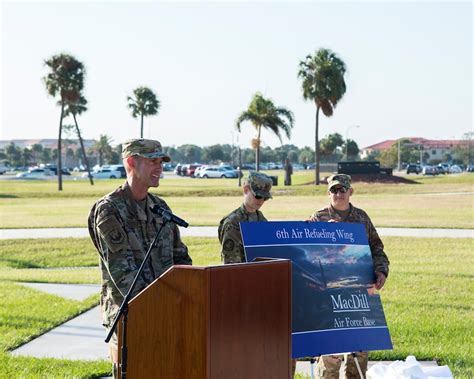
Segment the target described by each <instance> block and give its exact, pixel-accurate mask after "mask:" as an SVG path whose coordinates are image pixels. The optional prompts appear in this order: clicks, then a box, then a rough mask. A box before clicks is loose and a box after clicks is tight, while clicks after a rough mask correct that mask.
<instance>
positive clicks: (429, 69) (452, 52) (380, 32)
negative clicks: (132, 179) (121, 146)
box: [0, 1, 473, 147]
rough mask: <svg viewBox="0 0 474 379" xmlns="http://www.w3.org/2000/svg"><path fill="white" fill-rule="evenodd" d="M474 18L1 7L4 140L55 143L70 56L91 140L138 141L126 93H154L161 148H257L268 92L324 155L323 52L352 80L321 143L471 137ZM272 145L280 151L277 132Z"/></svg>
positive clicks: (462, 7) (353, 8)
mask: <svg viewBox="0 0 474 379" xmlns="http://www.w3.org/2000/svg"><path fill="white" fill-rule="evenodd" d="M472 18H473V5H472V3H471V2H469V1H465V2H458V3H456V2H451V1H450V2H428V1H420V2H374V1H372V2H355V1H353V2H318V1H314V2H297V3H294V2H291V3H290V2H268V1H267V2H259V3H253V2H234V3H230V2H224V1H222V2H207V3H206V2H198V1H194V2H187V3H184V2H177V3H176V2H174V3H171V2H151V1H149V2H140V3H132V2H123V1H122V2H105V1H102V2H95V1H87V2H69V3H66V2H58V1H56V2H41V1H34V2H19V3H18V2H3V3H2V5H1V32H2V33H1V49H2V51H1V53H2V55H1V75H2V77H1V102H0V103H1V133H0V139H12V138H56V137H57V129H58V123H59V108H58V107H57V106H56V105H55V100H53V99H52V98H50V97H48V96H47V94H46V91H45V89H44V85H43V83H42V81H41V77H42V76H44V75H45V73H46V69H45V67H44V65H43V61H44V60H45V59H46V58H49V57H50V56H51V55H53V54H56V53H60V52H66V53H70V54H73V55H74V56H76V57H77V58H78V59H79V60H81V61H82V62H83V63H84V64H85V66H86V69H87V77H86V83H85V95H86V97H87V99H88V101H89V110H88V111H87V112H86V113H85V114H84V115H83V116H82V117H80V119H79V120H78V121H79V125H80V127H81V129H82V132H83V136H84V137H85V138H98V137H99V135H100V134H107V135H108V136H110V137H112V138H113V141H114V143H120V142H121V141H123V140H125V139H127V138H133V137H138V136H139V120H137V119H133V118H132V117H131V115H130V112H129V110H128V109H127V107H126V97H127V95H129V94H131V92H132V91H133V89H134V88H136V87H138V86H141V85H145V86H149V87H150V88H152V89H153V90H154V91H155V92H156V93H157V95H158V97H159V99H160V101H161V104H162V105H161V109H160V111H159V114H158V115H157V116H155V117H150V118H147V119H145V136H146V137H150V138H156V139H159V140H160V141H161V142H162V143H163V144H164V145H181V144H184V143H195V144H198V145H201V146H205V145H212V144H216V143H229V144H230V143H232V142H234V143H237V140H238V143H239V144H240V145H241V146H249V142H250V139H251V138H252V137H253V134H254V129H253V127H252V126H251V125H250V124H249V125H244V126H243V132H242V133H241V134H240V135H239V134H238V133H237V132H236V131H235V127H234V126H235V120H236V118H237V116H238V114H239V113H240V112H241V111H243V110H244V109H245V108H246V107H247V106H248V104H249V102H250V100H251V97H252V95H253V94H254V93H255V92H257V91H260V92H262V93H263V94H264V95H265V96H267V97H270V98H271V99H272V100H273V101H274V102H275V104H277V105H279V106H285V107H287V108H289V109H290V110H292V111H293V112H294V115H295V119H296V123H295V127H294V130H293V133H292V138H291V140H290V141H288V140H287V139H286V138H284V140H283V142H284V143H288V142H289V143H293V144H295V145H298V146H300V147H303V146H311V147H313V146H314V118H315V107H314V105H313V104H312V103H310V102H305V101H304V100H303V97H302V93H301V83H300V81H299V79H298V78H297V71H298V63H299V61H300V60H302V59H304V57H305V56H306V55H307V54H311V53H313V52H314V51H315V50H317V49H318V48H321V47H326V48H330V49H332V50H333V51H335V52H336V53H337V54H338V55H339V56H340V57H341V58H342V59H343V60H344V61H345V63H346V65H347V69H348V71H347V75H346V84H347V92H346V95H345V96H344V98H343V99H342V101H341V102H340V103H339V105H338V107H337V108H336V110H335V114H334V116H333V117H331V118H326V117H324V116H323V117H321V119H320V136H325V135H327V134H328V133H334V132H338V133H340V134H342V135H343V137H345V136H346V134H347V133H348V135H349V138H351V139H354V140H356V142H357V143H358V144H359V147H365V146H368V145H371V144H374V143H377V142H380V141H382V140H385V139H396V138H400V137H403V136H413V137H415V136H416V137H425V138H432V139H460V138H461V137H462V135H463V134H464V133H466V132H469V131H471V130H472V128H473V119H472V107H473V95H472V92H473V75H472V70H473V66H472V63H473V62H472V57H473V51H472V50H473V29H472ZM354 125H359V126H360V127H359V128H355V127H352V126H354ZM349 128H350V129H349ZM262 138H263V142H264V144H266V145H269V146H272V147H275V146H278V145H279V144H280V143H279V140H278V139H277V138H276V137H275V136H273V135H271V134H270V133H269V132H264V133H263V135H262Z"/></svg>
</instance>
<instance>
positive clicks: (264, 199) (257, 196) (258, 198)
mask: <svg viewBox="0 0 474 379" xmlns="http://www.w3.org/2000/svg"><path fill="white" fill-rule="evenodd" d="M253 197H255V198H256V199H257V200H262V199H263V201H267V200H268V197H263V196H260V195H253Z"/></svg>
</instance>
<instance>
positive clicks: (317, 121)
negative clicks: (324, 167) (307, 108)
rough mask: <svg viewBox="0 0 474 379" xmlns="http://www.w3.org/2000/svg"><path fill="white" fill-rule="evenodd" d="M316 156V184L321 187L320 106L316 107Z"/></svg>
mask: <svg viewBox="0 0 474 379" xmlns="http://www.w3.org/2000/svg"><path fill="white" fill-rule="evenodd" d="M314 140H315V141H314V154H315V160H316V162H315V163H316V167H315V180H314V182H315V184H316V185H317V186H319V184H320V182H319V158H320V152H319V105H316V133H315V138H314Z"/></svg>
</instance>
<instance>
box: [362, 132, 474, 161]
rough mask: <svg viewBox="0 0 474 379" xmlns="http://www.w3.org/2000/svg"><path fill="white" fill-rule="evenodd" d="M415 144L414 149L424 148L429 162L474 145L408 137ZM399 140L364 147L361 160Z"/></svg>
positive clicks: (461, 141) (464, 142)
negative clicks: (457, 148) (459, 148)
mask: <svg viewBox="0 0 474 379" xmlns="http://www.w3.org/2000/svg"><path fill="white" fill-rule="evenodd" d="M403 139H408V140H410V141H411V143H412V144H413V147H414V148H418V146H419V145H421V146H422V147H423V151H424V153H426V154H428V156H429V158H428V162H429V161H431V160H438V161H441V160H443V159H445V157H446V155H447V154H449V155H451V156H452V155H453V154H454V153H453V150H454V149H455V148H456V147H466V148H467V147H469V146H472V145H473V144H474V141H472V140H430V139H426V138H421V137H406V138H403ZM397 142H398V140H385V141H382V142H379V143H376V144H375V145H371V146H367V147H364V148H363V149H362V150H361V158H362V159H363V158H365V157H367V156H368V155H369V154H370V153H373V152H375V151H379V152H382V151H383V150H388V149H390V148H391V147H392V146H393V145H394V144H396V143H397Z"/></svg>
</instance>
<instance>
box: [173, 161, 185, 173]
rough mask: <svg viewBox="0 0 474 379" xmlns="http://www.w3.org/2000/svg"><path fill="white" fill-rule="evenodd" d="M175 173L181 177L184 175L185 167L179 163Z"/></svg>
mask: <svg viewBox="0 0 474 379" xmlns="http://www.w3.org/2000/svg"><path fill="white" fill-rule="evenodd" d="M174 173H175V174H176V175H180V176H181V175H183V165H182V164H180V163H178V164H177V165H176V167H175V168H174Z"/></svg>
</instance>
